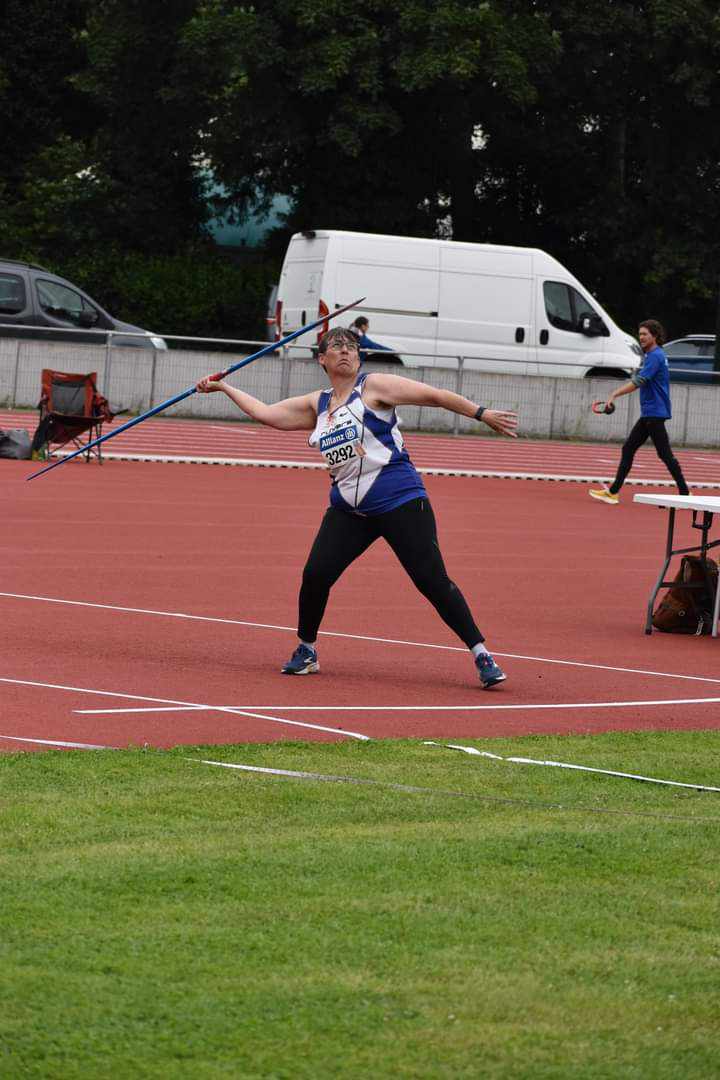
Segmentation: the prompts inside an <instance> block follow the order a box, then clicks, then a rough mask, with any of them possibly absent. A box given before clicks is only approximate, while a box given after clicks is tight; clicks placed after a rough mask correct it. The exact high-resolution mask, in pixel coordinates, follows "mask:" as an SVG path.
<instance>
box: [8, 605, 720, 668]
mask: <svg viewBox="0 0 720 1080" xmlns="http://www.w3.org/2000/svg"><path fill="white" fill-rule="evenodd" d="M0 596H6V597H9V598H10V599H11V600H39V601H41V602H43V603H46V604H69V605H71V606H73V607H89V608H98V609H100V610H102V611H119V612H122V613H124V614H130V615H158V616H161V617H163V618H168V619H189V620H191V621H193V622H210V623H222V624H224V625H228V626H247V627H250V628H251V629H254V630H282V631H289V632H290V633H295V629H296V628H295V627H294V626H276V625H275V624H274V623H257V622H247V621H246V620H244V619H222V618H219V617H218V616H214V615H190V614H187V613H185V612H182V611H155V610H153V609H152V608H133V607H120V606H119V605H116V604H94V603H91V602H90V601H88V600H62V599H59V598H57V597H53V596H34V595H32V594H28V593H11V592H0ZM320 635H321V636H323V637H337V638H349V639H350V640H351V641H374V642H377V643H379V644H381V645H408V646H410V647H411V648H416V649H442V650H444V651H445V652H461V653H464V652H467V649H466V648H464V647H463V646H460V645H433V644H431V643H430V642H427V641H404V640H403V639H401V638H382V637H373V636H371V635H369V634H344V633H342V632H341V631H339V630H321V631H320ZM493 656H502V657H503V658H505V659H508V660H531V661H533V662H535V663H540V664H563V665H565V666H567V667H582V668H591V669H592V670H593V671H621V672H624V673H626V674H628V675H652V676H655V677H656V678H661V679H689V680H690V681H691V682H708V683H720V678H717V679H715V678H711V677H710V676H708V675H679V674H676V673H674V672H669V671H648V670H645V669H644V668H629V667H617V666H615V665H612V664H589V663H586V662H583V661H581V660H555V659H553V658H551V657H547V656H526V655H524V654H522V653H504V652H497V651H496V650H493Z"/></svg>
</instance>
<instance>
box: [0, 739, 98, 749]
mask: <svg viewBox="0 0 720 1080" xmlns="http://www.w3.org/2000/svg"><path fill="white" fill-rule="evenodd" d="M0 739H10V740H12V742H22V743H38V744H39V745H40V746H65V747H67V748H68V749H71V750H117V747H116V746H97V745H96V744H95V743H84V742H65V741H64V740H63V739H29V738H23V737H22V736H21V735H0Z"/></svg>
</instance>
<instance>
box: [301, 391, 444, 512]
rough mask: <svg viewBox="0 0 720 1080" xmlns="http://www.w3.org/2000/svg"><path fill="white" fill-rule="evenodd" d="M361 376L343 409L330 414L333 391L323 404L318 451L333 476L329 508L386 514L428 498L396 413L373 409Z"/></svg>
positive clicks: (313, 439) (314, 440)
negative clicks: (368, 400) (407, 447)
mask: <svg viewBox="0 0 720 1080" xmlns="http://www.w3.org/2000/svg"><path fill="white" fill-rule="evenodd" d="M366 378H367V374H362V375H359V376H358V378H357V381H356V383H355V386H354V387H353V390H352V393H351V394H350V397H349V398H348V399H347V401H346V402H345V404H344V405H340V406H339V407H338V408H337V409H333V411H332V412H329V404H330V398H331V396H332V390H323V391H322V392H321V394H320V397H319V399H318V417H317V423H316V424H315V430H314V431H313V433H312V435H311V436H310V438H309V440H308V442H309V444H310V446H314V447H317V449H318V450H319V451H320V453H321V454H322V456H323V457H324V458H325V462H326V464H327V466H328V469H329V471H330V476H331V477H332V487H331V489H330V505H331V506H334V507H335V508H336V509H337V510H349V511H351V512H355V513H359V514H384V513H387V511H388V510H394V509H395V508H396V507H398V506H402V504H403V503H406V502H409V501H410V500H411V499H422V498H427V493H426V491H425V487H424V485H423V482H422V480H421V479H420V476H419V475H418V473H417V472H416V470H415V466H414V465H413V463H412V462H411V461H410V457H409V455H408V452H407V450H406V449H405V445H404V443H403V438H402V435H401V434H400V428H399V426H398V418H397V414H396V412H395V409H393V408H390V409H377V410H375V411H373V410H372V409H368V408H367V406H366V405H365V403H364V402H363V399H362V389H363V383H364V382H365V379H366Z"/></svg>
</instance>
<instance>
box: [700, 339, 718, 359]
mask: <svg viewBox="0 0 720 1080" xmlns="http://www.w3.org/2000/svg"><path fill="white" fill-rule="evenodd" d="M700 355H701V356H714V355H715V342H714V341H703V343H702V345H701V346H700Z"/></svg>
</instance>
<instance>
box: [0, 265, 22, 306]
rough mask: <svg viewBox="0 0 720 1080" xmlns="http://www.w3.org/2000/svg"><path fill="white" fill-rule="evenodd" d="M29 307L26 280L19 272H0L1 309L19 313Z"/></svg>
mask: <svg viewBox="0 0 720 1080" xmlns="http://www.w3.org/2000/svg"><path fill="white" fill-rule="evenodd" d="M26 307H27V300H26V295H25V282H24V281H23V279H22V278H21V277H18V276H17V274H0V311H1V312H2V313H3V315H19V314H20V312H21V311H24V310H25V308H26Z"/></svg>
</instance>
